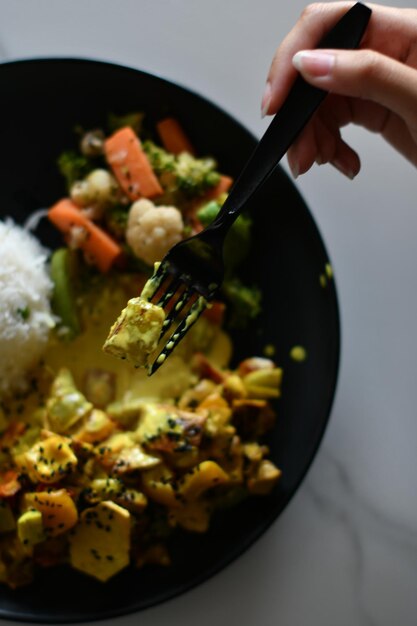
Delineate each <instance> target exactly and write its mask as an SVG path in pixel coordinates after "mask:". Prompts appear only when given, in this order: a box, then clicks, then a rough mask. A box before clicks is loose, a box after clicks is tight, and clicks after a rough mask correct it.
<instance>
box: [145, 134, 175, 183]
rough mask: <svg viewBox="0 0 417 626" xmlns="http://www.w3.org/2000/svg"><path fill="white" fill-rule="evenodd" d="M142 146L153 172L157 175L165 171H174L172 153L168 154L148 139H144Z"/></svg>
mask: <svg viewBox="0 0 417 626" xmlns="http://www.w3.org/2000/svg"><path fill="white" fill-rule="evenodd" d="M142 147H143V150H144V152H145V154H146V156H147V157H148V159H149V163H150V164H151V167H152V169H153V171H154V172H155V174H157V175H158V176H159V175H161V174H165V173H166V172H174V171H175V167H176V166H175V156H174V155H173V154H170V153H169V152H167V151H166V150H164V149H163V148H161V147H160V146H157V145H156V144H155V143H154V142H153V141H150V140H148V141H144V142H143V144H142Z"/></svg>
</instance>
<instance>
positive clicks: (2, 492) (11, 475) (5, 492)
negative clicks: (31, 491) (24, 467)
mask: <svg viewBox="0 0 417 626" xmlns="http://www.w3.org/2000/svg"><path fill="white" fill-rule="evenodd" d="M18 477H19V474H18V473H17V472H16V471H15V470H8V471H7V472H5V473H4V474H1V475H0V498H10V497H11V496H14V495H15V494H16V493H17V492H18V491H19V489H20V488H21V485H20V482H19V481H18Z"/></svg>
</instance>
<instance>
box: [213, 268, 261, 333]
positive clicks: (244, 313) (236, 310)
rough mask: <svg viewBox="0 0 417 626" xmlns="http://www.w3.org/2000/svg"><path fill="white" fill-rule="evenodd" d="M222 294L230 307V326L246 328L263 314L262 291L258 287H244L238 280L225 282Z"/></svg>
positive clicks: (232, 279) (233, 279)
mask: <svg viewBox="0 0 417 626" xmlns="http://www.w3.org/2000/svg"><path fill="white" fill-rule="evenodd" d="M222 293H223V295H224V297H225V299H226V300H227V302H228V304H229V307H228V312H229V320H228V322H229V326H230V327H233V328H244V327H245V326H246V325H247V324H248V322H249V321H250V320H251V319H254V318H255V317H257V316H258V315H259V313H260V312H261V297H262V296H261V291H260V289H259V288H258V287H256V286H250V287H249V286H248V285H244V284H243V283H242V282H241V281H240V280H239V279H238V278H231V279H228V280H225V281H224V283H223V285H222Z"/></svg>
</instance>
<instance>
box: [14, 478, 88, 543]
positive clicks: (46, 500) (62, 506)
mask: <svg viewBox="0 0 417 626" xmlns="http://www.w3.org/2000/svg"><path fill="white" fill-rule="evenodd" d="M24 503H25V505H26V506H27V507H31V508H34V509H36V510H37V511H40V512H41V513H42V523H43V525H44V528H45V531H46V533H47V535H48V537H56V536H57V535H62V534H63V533H65V532H67V530H69V529H70V528H72V527H73V526H75V524H76V523H77V520H78V511H77V507H76V506H75V503H74V500H73V499H72V498H71V496H70V495H69V493H68V492H67V491H66V490H65V489H59V490H57V491H38V492H36V493H26V494H25V496H24Z"/></svg>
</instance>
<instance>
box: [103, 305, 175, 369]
mask: <svg viewBox="0 0 417 626" xmlns="http://www.w3.org/2000/svg"><path fill="white" fill-rule="evenodd" d="M164 321H165V312H164V310H163V309H162V308H161V307H159V306H155V305H154V304H151V303H150V302H147V301H146V300H144V299H143V298H140V297H139V298H131V299H130V300H129V301H128V303H127V306H126V307H125V308H124V309H123V311H122V312H121V313H120V315H119V317H118V318H117V320H116V321H115V323H114V324H113V326H112V327H111V329H110V333H109V336H108V337H107V339H106V341H105V343H104V346H103V350H104V351H105V352H108V353H109V354H113V355H114V356H117V357H119V358H121V359H127V360H128V361H130V362H131V363H132V364H133V365H135V367H147V365H148V359H149V356H150V355H151V354H152V352H154V350H155V349H156V347H157V345H158V341H159V336H160V334H161V330H162V325H163V323H164Z"/></svg>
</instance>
